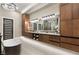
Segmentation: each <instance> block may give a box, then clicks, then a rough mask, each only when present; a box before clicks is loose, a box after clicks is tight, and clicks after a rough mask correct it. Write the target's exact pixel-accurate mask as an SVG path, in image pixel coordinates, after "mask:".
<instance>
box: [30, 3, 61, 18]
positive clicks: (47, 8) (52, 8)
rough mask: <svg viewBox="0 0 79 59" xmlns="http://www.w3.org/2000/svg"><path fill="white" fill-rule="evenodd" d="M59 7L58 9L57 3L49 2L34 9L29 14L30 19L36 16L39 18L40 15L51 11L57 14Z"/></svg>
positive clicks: (48, 13)
mask: <svg viewBox="0 0 79 59" xmlns="http://www.w3.org/2000/svg"><path fill="white" fill-rule="evenodd" d="M59 12H60V9H59V4H55V3H51V4H49V5H47V6H45V7H43V8H41V9H39V10H38V11H35V12H33V13H31V14H30V19H36V18H41V17H42V16H46V15H50V14H53V13H57V14H59Z"/></svg>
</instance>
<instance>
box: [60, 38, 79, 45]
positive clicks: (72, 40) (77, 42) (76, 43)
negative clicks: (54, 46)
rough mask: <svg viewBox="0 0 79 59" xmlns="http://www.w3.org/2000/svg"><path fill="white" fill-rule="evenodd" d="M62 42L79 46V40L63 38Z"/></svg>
mask: <svg viewBox="0 0 79 59" xmlns="http://www.w3.org/2000/svg"><path fill="white" fill-rule="evenodd" d="M61 42H64V43H70V44H74V45H79V39H75V38H65V37H61Z"/></svg>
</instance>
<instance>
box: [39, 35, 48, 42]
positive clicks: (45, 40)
mask: <svg viewBox="0 0 79 59" xmlns="http://www.w3.org/2000/svg"><path fill="white" fill-rule="evenodd" d="M39 41H41V42H45V43H48V41H49V36H48V35H43V34H41V35H39Z"/></svg>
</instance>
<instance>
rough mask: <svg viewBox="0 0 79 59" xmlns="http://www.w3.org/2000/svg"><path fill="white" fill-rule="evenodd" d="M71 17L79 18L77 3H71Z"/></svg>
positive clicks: (78, 5) (78, 4)
mask: <svg viewBox="0 0 79 59" xmlns="http://www.w3.org/2000/svg"><path fill="white" fill-rule="evenodd" d="M72 10H73V19H79V3H75V4H73V9H72Z"/></svg>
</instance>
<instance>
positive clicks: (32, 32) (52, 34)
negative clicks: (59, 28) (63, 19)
mask: <svg viewBox="0 0 79 59" xmlns="http://www.w3.org/2000/svg"><path fill="white" fill-rule="evenodd" d="M28 33H36V34H47V35H57V36H60V34H59V33H48V32H28Z"/></svg>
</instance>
